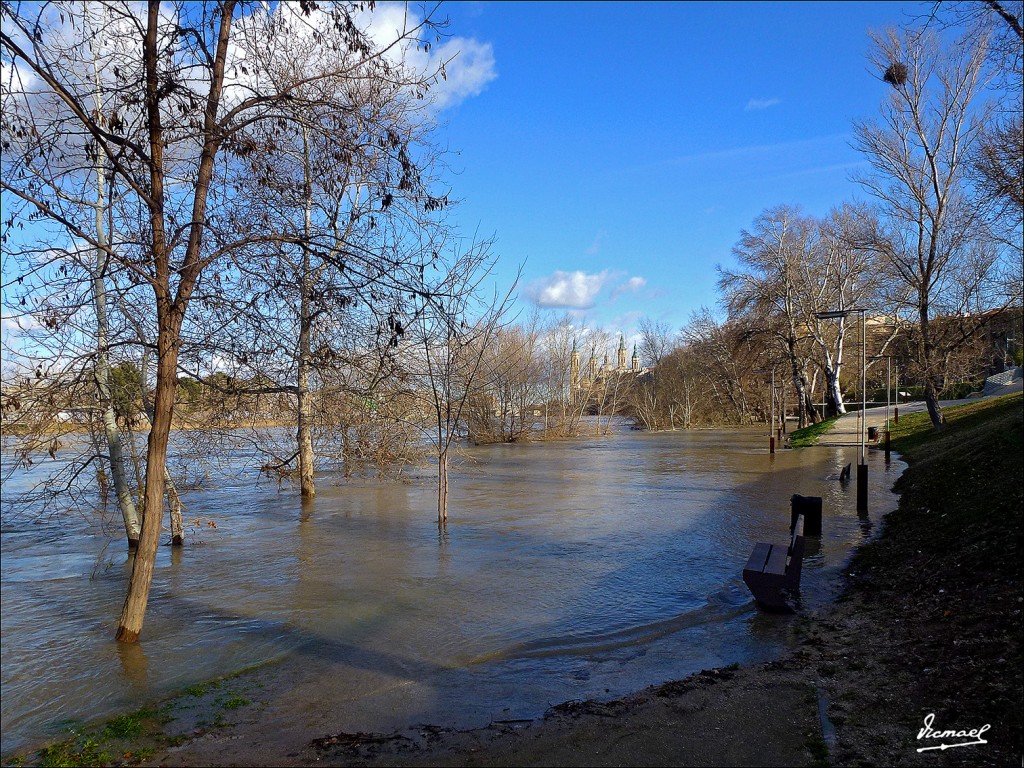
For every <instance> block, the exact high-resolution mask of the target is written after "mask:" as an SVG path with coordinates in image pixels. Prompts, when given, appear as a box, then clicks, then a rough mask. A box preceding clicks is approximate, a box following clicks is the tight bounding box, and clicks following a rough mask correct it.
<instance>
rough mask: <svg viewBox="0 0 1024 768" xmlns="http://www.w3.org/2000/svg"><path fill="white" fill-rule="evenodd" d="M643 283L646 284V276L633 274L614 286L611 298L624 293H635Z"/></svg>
mask: <svg viewBox="0 0 1024 768" xmlns="http://www.w3.org/2000/svg"><path fill="white" fill-rule="evenodd" d="M645 285H647V278H644V277H640V275H634V276H633V277H631V278H629V280H627V281H626V282H624V283H620V284H619V285H617V286H616V287H615V290H614V291H612V298H613V299H614V298H617V297H618V296H621V295H622V294H624V293H636V292H637V291H639V290H640V289H641V288H643V287H644V286H645Z"/></svg>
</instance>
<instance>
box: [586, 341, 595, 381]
mask: <svg viewBox="0 0 1024 768" xmlns="http://www.w3.org/2000/svg"><path fill="white" fill-rule="evenodd" d="M587 368H588V370H587V374H588V375H589V376H590V380H591V381H593V380H594V379H596V378H597V347H591V349H590V362H589V364H588V366H587Z"/></svg>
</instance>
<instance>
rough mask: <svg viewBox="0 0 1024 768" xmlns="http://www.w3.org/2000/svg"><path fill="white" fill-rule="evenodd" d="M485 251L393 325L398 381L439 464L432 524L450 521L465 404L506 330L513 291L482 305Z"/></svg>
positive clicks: (457, 258) (421, 294)
mask: <svg viewBox="0 0 1024 768" xmlns="http://www.w3.org/2000/svg"><path fill="white" fill-rule="evenodd" d="M490 247H491V243H490V242H489V241H484V242H480V243H473V244H471V245H470V246H469V247H468V248H466V249H464V250H456V251H454V252H453V253H452V254H451V256H452V260H451V263H450V264H449V265H447V266H446V267H445V268H444V269H442V270H440V272H441V275H440V277H439V279H438V280H437V281H433V282H426V277H424V278H423V279H424V282H423V283H422V285H421V287H420V288H418V289H417V290H416V291H415V292H414V295H415V299H414V303H413V305H412V307H411V308H410V309H409V311H408V312H407V314H406V316H405V317H399V316H398V315H397V314H396V316H395V317H393V321H392V324H393V328H394V333H395V337H396V341H395V343H396V345H397V344H399V343H400V342H399V339H400V338H405V339H406V343H405V349H404V353H405V354H404V361H403V363H402V364H403V366H404V368H405V371H404V375H403V378H405V379H406V380H408V381H409V383H410V384H411V385H412V394H414V395H416V396H418V397H419V398H420V402H421V404H422V409H423V413H422V416H423V417H424V419H423V423H424V427H425V432H426V434H427V435H428V436H429V438H430V440H431V442H432V443H433V446H434V449H435V452H436V456H437V523H438V526H439V527H442V528H443V527H444V526H445V525H446V524H447V521H448V469H449V460H450V457H451V448H452V446H453V444H455V442H456V441H457V440H458V439H460V438H461V437H462V436H464V434H465V418H466V414H467V409H468V405H469V402H470V396H471V394H472V392H473V389H474V387H475V386H476V384H477V381H478V377H479V376H480V375H481V372H482V370H483V365H484V358H485V356H486V354H487V351H488V349H489V347H490V346H491V345H492V344H493V342H494V339H495V337H496V335H497V333H498V331H499V330H500V329H501V327H502V324H503V323H504V322H505V314H506V312H507V309H508V307H509V304H510V302H511V300H512V294H513V291H514V290H515V284H513V285H512V287H511V288H509V290H508V292H506V293H504V294H501V293H497V292H495V293H494V295H493V296H492V297H491V298H490V300H488V299H487V296H486V293H484V291H483V288H484V282H485V280H486V279H487V277H488V275H489V274H490V271H491V269H492V267H493V257H492V256H491V254H490Z"/></svg>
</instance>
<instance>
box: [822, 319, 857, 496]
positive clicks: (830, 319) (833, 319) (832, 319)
mask: <svg viewBox="0 0 1024 768" xmlns="http://www.w3.org/2000/svg"><path fill="white" fill-rule="evenodd" d="M851 312H860V398H861V403H860V419H859V421H860V461H859V462H858V464H857V511H858V512H867V510H868V463H867V447H866V445H865V435H864V433H865V431H866V426H865V424H866V421H867V414H866V413H865V411H866V410H867V406H868V394H867V392H868V388H867V367H868V361H867V325H866V320H865V318H864V313H865V312H866V309H865V308H864V307H857V308H854V309H839V310H836V311H834V312H815V313H814V316H815V317H817V318H818V319H819V320H837V319H840V318H846V317H848V316H849V315H850V313H851Z"/></svg>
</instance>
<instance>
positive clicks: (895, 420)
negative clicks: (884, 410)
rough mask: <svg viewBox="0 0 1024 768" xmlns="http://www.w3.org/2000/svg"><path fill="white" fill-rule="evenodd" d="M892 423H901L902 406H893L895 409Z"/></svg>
mask: <svg viewBox="0 0 1024 768" xmlns="http://www.w3.org/2000/svg"><path fill="white" fill-rule="evenodd" d="M892 423H893V424H899V423H900V407H899V406H898V405H897V406H896V407H895V408H893V411H892Z"/></svg>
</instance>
